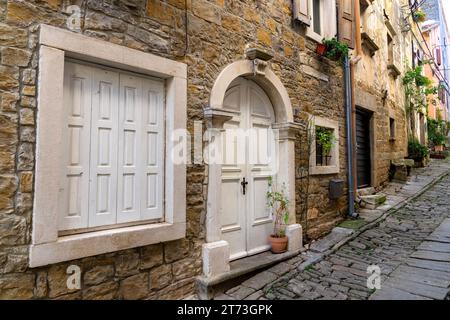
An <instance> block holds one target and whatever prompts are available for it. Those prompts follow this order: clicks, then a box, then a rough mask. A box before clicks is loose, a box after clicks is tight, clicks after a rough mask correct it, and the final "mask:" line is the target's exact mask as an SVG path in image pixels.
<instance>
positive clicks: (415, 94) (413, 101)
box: [403, 65, 439, 111]
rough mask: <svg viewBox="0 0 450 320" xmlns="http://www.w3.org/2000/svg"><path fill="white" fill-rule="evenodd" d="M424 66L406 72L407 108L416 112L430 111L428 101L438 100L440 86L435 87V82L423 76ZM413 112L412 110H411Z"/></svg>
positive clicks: (404, 78) (404, 80) (404, 83)
mask: <svg viewBox="0 0 450 320" xmlns="http://www.w3.org/2000/svg"><path fill="white" fill-rule="evenodd" d="M422 73H423V66H422V65H420V66H417V67H415V68H414V69H410V70H408V71H406V73H405V75H404V77H403V85H404V87H405V96H406V101H408V102H409V103H408V104H407V108H412V109H413V110H415V111H423V110H427V109H428V104H427V101H429V100H430V99H431V101H432V100H434V99H436V97H435V96H436V94H437V93H438V90H439V86H433V82H432V81H431V80H430V79H429V78H428V77H426V76H424V75H423V74H422ZM410 111H411V110H410Z"/></svg>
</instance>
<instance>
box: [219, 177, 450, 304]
mask: <svg viewBox="0 0 450 320" xmlns="http://www.w3.org/2000/svg"><path fill="white" fill-rule="evenodd" d="M413 179H414V178H413ZM416 179H420V178H419V177H416ZM399 195H400V196H401V192H400V193H399ZM449 195H450V175H445V176H443V177H442V179H440V180H439V179H438V180H437V182H436V183H435V184H434V185H433V184H432V186H431V187H429V189H426V191H425V192H423V193H422V194H421V195H419V196H418V197H417V198H415V199H412V200H411V201H409V202H406V204H405V205H403V206H402V207H400V208H399V209H398V210H396V211H394V212H392V213H391V214H389V215H388V216H387V217H386V218H385V219H382V220H381V221H380V222H379V223H377V224H376V225H374V226H373V227H371V228H369V229H367V230H365V231H363V232H362V233H360V234H359V235H358V236H356V237H355V238H354V239H352V240H351V241H349V242H347V243H346V244H344V245H342V246H341V247H340V248H339V249H337V250H336V251H335V252H333V253H331V254H329V255H326V256H325V257H323V259H321V258H320V257H318V258H317V260H319V261H317V262H316V263H314V262H312V263H309V262H308V261H314V256H315V253H313V252H306V254H305V253H304V254H303V255H300V256H299V257H296V258H294V259H291V260H289V261H287V262H283V263H281V264H279V265H277V266H275V267H273V268H272V269H269V270H266V271H264V272H262V273H260V274H258V275H256V276H254V277H253V278H251V279H249V280H247V281H245V282H244V283H242V284H241V285H240V286H238V287H235V288H232V289H230V290H228V291H227V292H226V294H225V295H221V296H219V297H217V298H219V299H243V298H247V299H301V300H312V299H336V300H346V299H351V300H354V299H356V300H361V299H364V300H365V299H382V300H384V299H439V300H442V299H449V296H448V293H449V290H450V197H449ZM370 265H374V266H378V267H379V268H380V271H381V289H380V290H376V289H369V288H368V286H367V280H368V277H369V276H370V273H368V272H367V268H368V267H369V266H370ZM274 274H275V275H277V280H276V281H274V282H271V283H268V284H267V280H268V279H269V280H270V279H273V278H274V277H273V275H274Z"/></svg>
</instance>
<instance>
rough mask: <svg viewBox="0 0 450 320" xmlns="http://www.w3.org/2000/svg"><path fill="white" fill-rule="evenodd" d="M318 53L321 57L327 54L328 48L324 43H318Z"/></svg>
mask: <svg viewBox="0 0 450 320" xmlns="http://www.w3.org/2000/svg"><path fill="white" fill-rule="evenodd" d="M316 53H317V54H318V55H320V56H324V55H325V54H326V53H327V46H326V45H325V44H323V43H317V46H316Z"/></svg>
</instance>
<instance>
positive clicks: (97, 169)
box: [89, 68, 119, 227]
mask: <svg viewBox="0 0 450 320" xmlns="http://www.w3.org/2000/svg"><path fill="white" fill-rule="evenodd" d="M118 97H119V74H118V73H116V72H112V71H108V70H103V69H99V68H96V69H95V70H94V76H93V93H92V120H91V123H92V126H91V174H90V177H91V185H90V201H89V227H95V226H101V225H108V224H114V223H116V207H117V203H116V198H117V143H118V141H117V140H118V139H117V138H118V123H119V121H118V114H119V108H118V102H119V99H118Z"/></svg>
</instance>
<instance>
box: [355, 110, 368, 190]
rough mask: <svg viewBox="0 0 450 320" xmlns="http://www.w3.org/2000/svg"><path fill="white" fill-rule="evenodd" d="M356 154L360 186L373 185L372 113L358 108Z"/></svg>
mask: <svg viewBox="0 0 450 320" xmlns="http://www.w3.org/2000/svg"><path fill="white" fill-rule="evenodd" d="M356 144H357V149H356V155H357V162H356V168H357V184H358V188H364V187H369V186H370V185H371V153H370V150H371V144H370V114H368V113H366V112H364V111H362V110H359V109H357V111H356Z"/></svg>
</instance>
